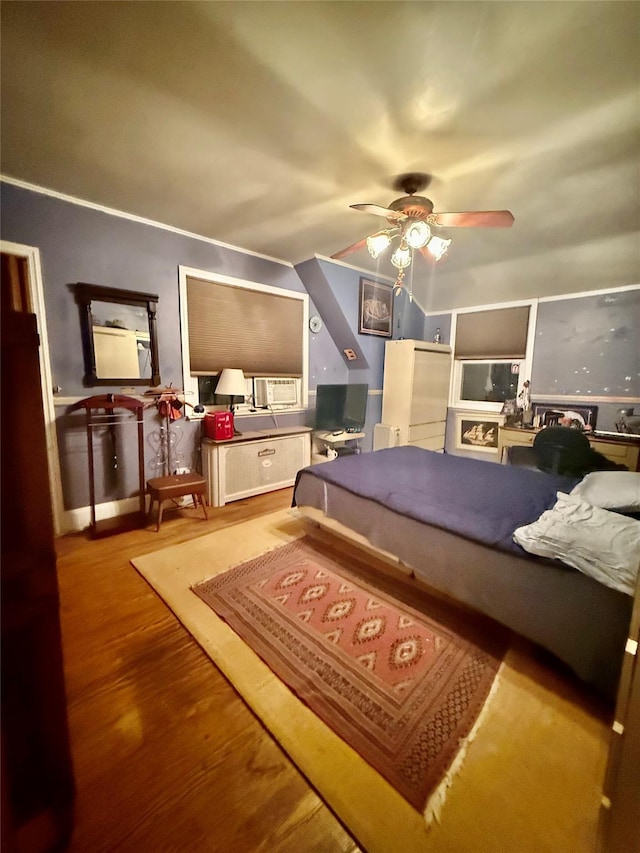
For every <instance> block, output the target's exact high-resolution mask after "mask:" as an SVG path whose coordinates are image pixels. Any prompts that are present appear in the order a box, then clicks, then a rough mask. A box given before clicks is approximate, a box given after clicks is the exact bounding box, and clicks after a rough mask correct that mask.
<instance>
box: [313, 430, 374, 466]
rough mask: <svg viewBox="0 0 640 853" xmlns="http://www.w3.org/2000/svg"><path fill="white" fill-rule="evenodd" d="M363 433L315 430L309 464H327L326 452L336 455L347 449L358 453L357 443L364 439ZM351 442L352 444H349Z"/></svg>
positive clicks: (364, 434)
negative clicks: (335, 453) (330, 451)
mask: <svg viewBox="0 0 640 853" xmlns="http://www.w3.org/2000/svg"><path fill="white" fill-rule="evenodd" d="M365 436H366V433H364V432H347V431H346V430H341V431H340V432H326V431H324V430H317V431H315V432H314V433H313V446H312V448H311V464H312V465H316V464H317V463H319V462H328V461H329V460H330V458H331V456H327V451H328V450H330V449H333V450H335V451H336V452H337V453H338V454H339V453H340V450H341V449H344V448H347V447H348V448H349V449H350V450H352V451H353V452H354V453H360V446H359V444H358V441H359V440H360V439H361V438H364V437H365ZM351 442H353V444H352V443H351Z"/></svg>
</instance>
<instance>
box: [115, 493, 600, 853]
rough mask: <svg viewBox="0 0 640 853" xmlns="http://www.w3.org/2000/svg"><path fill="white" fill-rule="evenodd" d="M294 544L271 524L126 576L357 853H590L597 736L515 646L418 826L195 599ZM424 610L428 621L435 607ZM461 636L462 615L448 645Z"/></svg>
mask: <svg viewBox="0 0 640 853" xmlns="http://www.w3.org/2000/svg"><path fill="white" fill-rule="evenodd" d="M306 532H308V528H307V527H306V526H305V525H304V524H303V523H302V521H301V520H300V519H299V518H298V517H296V513H295V512H294V511H291V510H280V511H278V512H275V513H272V514H270V515H268V516H262V517H259V518H255V519H251V520H248V521H244V522H242V523H239V524H235V525H227V526H225V527H224V528H223V529H221V530H217V531H214V532H211V533H208V534H206V535H204V536H200V537H197V538H195V539H192V540H191V541H189V542H183V543H181V544H177V545H173V546H169V547H166V548H162V549H161V550H158V551H155V552H152V553H147V554H144V555H142V556H139V557H135V558H134V559H133V560H132V563H133V565H134V566H135V568H136V569H137V570H138V572H139V573H140V575H141V576H142V577H143V578H144V579H145V580H146V581H147V582H148V583H149V585H150V587H151V588H152V589H153V590H154V592H155V593H156V594H157V595H159V596H160V597H161V598H162V599H163V600H164V601H165V602H166V604H167V605H168V607H169V608H170V609H171V610H172V611H173V612H174V613H175V615H176V617H177V618H178V619H179V620H180V622H181V623H182V625H183V626H184V627H185V628H186V630H188V631H189V633H190V634H191V635H192V636H193V637H194V639H195V640H196V641H197V642H198V644H199V645H200V647H201V648H202V650H203V651H204V652H205V654H207V655H208V656H209V658H210V659H211V660H212V662H213V663H214V664H215V665H216V667H217V668H218V669H219V670H220V671H221V672H222V673H223V675H225V676H226V677H227V678H228V679H229V681H230V682H231V684H232V685H233V687H234V688H235V689H236V690H237V692H238V693H239V695H240V696H241V697H242V698H243V699H244V701H245V702H246V703H247V705H248V706H249V707H250V708H251V709H252V711H253V712H254V713H255V714H256V716H257V717H258V718H259V719H260V720H261V722H262V723H263V725H264V726H265V729H266V730H267V731H268V732H269V734H270V735H271V736H272V737H273V738H274V739H275V740H276V741H277V742H278V743H279V745H280V746H281V748H282V749H283V750H284V752H285V753H287V755H288V756H289V757H290V759H291V760H292V761H293V762H294V763H295V765H296V766H297V767H298V769H299V770H300V771H301V773H303V774H304V776H305V777H306V778H307V780H308V781H309V783H310V784H311V786H312V787H313V788H314V789H315V790H316V791H317V792H318V794H319V795H320V796H321V797H322V799H323V801H324V802H325V803H326V804H327V806H328V807H329V808H330V809H331V810H332V811H333V812H334V813H335V814H336V815H337V816H338V818H339V819H340V820H341V821H342V823H343V824H344V825H345V826H346V827H347V829H348V830H349V831H350V832H351V834H352V835H353V836H354V837H355V838H356V839H358V841H359V843H360V845H361V847H362V849H363V850H366V851H367V853H397V851H398V850H402V851H403V853H425V851H429V853H451V851H452V850H455V851H456V853H477V851H478V850H492V851H496V850H518V853H557V851H558V850H566V849H569V848H571V850H572V851H575V853H592V851H593V850H595V848H596V842H595V839H596V836H597V827H598V816H599V809H600V797H601V785H602V775H603V772H604V767H605V763H606V753H607V748H608V743H609V732H610V726H608V725H607V724H605V723H603V722H601V721H600V720H599V719H597V718H596V717H594V715H593V714H592V713H591V712H590V711H589V710H588V709H587V708H585V709H583V708H581V706H580V705H579V704H576V702H577V700H578V699H579V694H578V693H576V692H575V691H573V689H569V687H568V686H567V685H565V683H564V681H563V680H562V679H560V678H559V677H557V676H555V675H554V674H553V673H552V672H550V671H549V670H548V669H547V667H546V666H545V665H544V664H543V663H540V662H538V661H537V660H536V658H535V657H532V656H531V655H530V654H528V653H527V652H526V649H524V650H523V649H522V648H520V647H519V646H518V644H516V645H512V646H511V648H510V649H509V651H508V652H507V653H506V655H505V659H504V662H503V664H502V666H501V668H500V671H499V674H498V676H497V677H496V679H495V681H494V687H493V689H492V693H491V695H490V697H489V698H488V700H487V701H486V702H485V705H484V708H483V709H482V711H481V714H480V717H479V718H478V721H477V722H476V725H475V727H474V730H473V731H472V732H471V736H470V738H468V739H467V741H468V749H467V752H466V755H464V762H462V756H463V754H464V752H463V750H460V751H459V752H458V754H457V756H456V758H455V759H454V760H453V763H452V765H451V766H450V768H449V772H448V773H447V774H445V778H444V779H443V783H442V785H440V786H439V788H438V789H437V790H439V791H441V792H442V793H444V792H445V791H446V799H445V800H444V802H442V803H441V805H442V809H441V813H440V819H439V820H432V821H431V823H430V824H427V822H426V821H425V817H424V815H423V813H422V812H421V811H419V810H418V809H416V808H415V807H414V806H412V805H410V803H409V802H408V801H407V800H406V798H405V797H403V796H402V795H401V794H400V793H399V792H398V791H397V789H396V788H395V786H394V785H392V784H391V783H390V782H388V781H387V779H385V778H384V776H383V775H382V774H381V773H379V772H378V771H377V770H376V769H375V768H374V767H373V766H372V765H371V764H370V763H369V762H367V761H365V760H364V759H363V758H362V757H361V755H360V754H359V753H358V752H357V751H356V750H355V749H354V748H353V747H351V746H349V744H348V743H347V742H346V740H345V739H344V738H342V737H340V736H338V735H337V734H336V732H335V731H333V729H332V728H331V727H330V726H329V725H327V724H326V723H325V722H324V721H323V720H322V719H321V718H320V717H319V715H318V714H316V713H314V712H313V711H312V710H311V709H310V707H309V706H308V705H307V704H306V703H304V702H303V701H301V700H300V699H298V697H297V696H296V695H295V693H294V692H293V691H292V689H291V688H289V687H287V685H286V684H285V683H284V681H283V680H282V679H280V678H278V676H277V675H275V673H274V672H273V671H272V670H271V669H270V668H269V667H268V666H267V665H266V664H265V663H264V661H262V660H261V658H260V657H259V656H258V654H256V652H255V651H253V650H252V649H251V648H250V647H249V645H248V643H246V642H245V641H244V640H243V639H242V638H241V637H240V636H239V635H238V634H237V633H236V631H234V630H233V629H232V628H231V627H230V626H229V625H228V624H227V623H226V622H225V621H224V620H223V619H222V618H220V617H219V616H218V615H217V614H216V613H215V612H214V611H213V610H212V609H211V608H210V607H209V606H208V605H207V604H205V602H204V601H203V600H202V599H201V598H200V597H199V596H197V595H194V593H193V591H192V587H193V586H194V585H196V584H197V583H199V582H200V581H202V580H203V579H205V578H208V577H211V576H212V575H215V574H223V573H225V572H228V571H229V570H230V569H232V568H233V567H234V566H236V565H239V564H240V563H244V562H247V561H249V560H252V559H253V558H255V557H257V556H259V555H261V554H265V553H267V552H269V551H273V550H275V549H278V548H280V547H281V546H283V545H286V544H288V543H290V542H293V541H295V540H297V539H300V538H301V537H302V536H304V535H305V533H306ZM429 601H430V602H434V600H433V599H429ZM410 603H411V602H410ZM434 604H435V605H437V601H435V602H434ZM424 609H425V612H428V613H429V614H430V616H431V617H432V618H434V617H435V618H436V619H439V618H440V615H439V610H438V608H437V606H436V607H435V608H432V606H431V605H429V607H428V608H424ZM466 622H467V616H466V615H463V616H462V617H461V624H460V625H458V624H457V625H456V626H455V627H456V632H457V633H461V629H463V628H464V624H466ZM474 735H475V737H474ZM470 741H472V742H470ZM447 786H449V787H447ZM430 803H432V804H434V796H432V797H431V798H430ZM302 832H303V830H302ZM302 837H304V834H303V835H302ZM568 839H569V841H568ZM300 849H304V841H302V846H301V847H300Z"/></svg>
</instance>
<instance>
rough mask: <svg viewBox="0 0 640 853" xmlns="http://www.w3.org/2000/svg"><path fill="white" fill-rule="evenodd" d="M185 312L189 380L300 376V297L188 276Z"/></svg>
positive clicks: (301, 352) (301, 326)
mask: <svg viewBox="0 0 640 853" xmlns="http://www.w3.org/2000/svg"><path fill="white" fill-rule="evenodd" d="M187 312H188V318H189V319H188V329H189V359H190V363H191V374H192V375H193V376H209V375H211V374H213V373H218V372H219V371H220V370H223V369H224V368H225V367H235V368H239V369H240V370H243V371H244V374H245V376H275V377H278V376H302V358H303V328H304V325H303V319H304V301H303V300H302V299H300V298H296V297H294V296H286V295H282V296H281V295H280V294H274V293H268V292H265V291H262V290H254V289H252V288H248V287H236V286H233V285H229V284H221V283H218V282H212V281H203V280H202V279H197V278H192V277H190V276H189V277H187Z"/></svg>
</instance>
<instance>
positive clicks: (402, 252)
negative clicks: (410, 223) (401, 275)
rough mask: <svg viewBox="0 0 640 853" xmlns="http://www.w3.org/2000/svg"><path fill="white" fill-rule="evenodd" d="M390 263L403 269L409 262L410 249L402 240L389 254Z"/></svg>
mask: <svg viewBox="0 0 640 853" xmlns="http://www.w3.org/2000/svg"><path fill="white" fill-rule="evenodd" d="M391 263H392V264H393V265H394V267H397V268H398V269H399V270H403V269H404V268H405V267H408V266H409V264H410V263H411V249H410V248H409V247H408V246H407V244H406V243H405V242H404V240H403V241H402V243H400V245H399V246H398V248H397V249H396V250H395V252H394V253H393V255H391Z"/></svg>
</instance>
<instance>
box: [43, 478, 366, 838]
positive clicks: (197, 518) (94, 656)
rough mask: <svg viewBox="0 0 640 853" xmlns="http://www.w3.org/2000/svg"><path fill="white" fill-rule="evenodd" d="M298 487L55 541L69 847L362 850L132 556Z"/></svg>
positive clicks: (285, 496) (257, 510)
mask: <svg viewBox="0 0 640 853" xmlns="http://www.w3.org/2000/svg"><path fill="white" fill-rule="evenodd" d="M291 491H292V490H291V489H284V490H282V491H279V492H273V493H271V494H267V495H262V496H259V497H254V498H251V499H250V500H246V501H237V502H234V503H232V504H228V505H227V506H225V507H222V508H219V509H211V510H210V511H209V520H208V521H204V519H203V518H202V511H201V510H191V509H189V510H179V511H176V512H175V513H172V512H167V515H166V517H165V520H164V521H163V524H162V527H161V529H160V532H159V533H156V532H155V525H153V524H151V525H150V526H149V527H148V528H147V529H146V530H137V531H132V532H130V533H123V534H120V535H117V536H112V537H109V538H105V539H101V540H96V541H91V540H89V539H88V537H87V536H86V534H75V535H72V536H66V537H62V538H60V539H59V540H57V550H58V575H59V584H60V599H61V621H62V634H63V647H64V656H65V676H66V684H67V699H68V706H69V726H70V733H71V744H72V751H73V760H74V769H75V778H76V786H77V795H76V820H75V832H74V836H73V839H72V843H71V847H70V850H71V851H77V852H78V853H80V851H82V853H85V851H91V853H99V851H123V853H126V851H136V853H147V851H148V853H151V852H152V851H153V853H159V852H160V851H167V853H168V851H172V853H178V851H189V853H198V851H203V853H204V851H207V853H217V851H220V853H222V851H225V853H227V851H237V853H250V852H251V853H252V851H270V853H271V852H272V851H273V853H280V851H282V853H285V851H287V853H288V851H290V853H294V851H295V853H301V851H303V853H313V851H326V853H334V851H335V853H338V851H357V850H358V849H359V848H358V847H357V845H356V843H355V841H354V840H353V839H352V838H351V837H350V836H349V835H348V833H347V832H346V831H345V830H344V828H343V827H342V826H341V824H340V823H339V822H338V821H337V819H336V818H335V817H334V816H333V814H332V813H331V812H330V811H329V810H328V809H327V807H326V806H325V805H324V804H323V803H322V801H321V800H320V799H319V798H318V796H317V795H316V794H315V792H314V791H313V790H312V789H311V788H310V786H309V785H308V783H307V782H306V780H305V779H304V777H303V776H302V775H301V774H300V773H299V771H298V770H297V769H296V768H295V766H294V765H293V764H292V763H291V762H290V761H289V759H288V758H287V757H286V756H285V754H284V753H283V752H282V750H281V749H280V748H279V747H278V746H277V745H276V743H275V742H274V741H273V739H272V738H271V737H270V736H269V735H268V734H267V733H266V731H265V730H264V728H263V726H262V725H261V724H260V723H259V722H258V720H257V719H256V717H254V715H253V714H252V712H251V711H250V710H249V709H248V708H247V706H246V705H245V704H244V702H243V701H242V700H241V699H240V698H239V697H238V695H237V694H236V692H235V691H234V690H233V688H232V687H231V686H230V685H229V683H228V682H227V681H226V680H225V678H224V677H223V676H222V675H221V674H220V672H219V671H218V670H217V669H216V668H215V666H214V665H213V664H212V663H211V661H210V659H209V658H208V657H207V656H206V655H205V654H204V652H202V650H201V649H200V647H199V646H198V645H197V644H196V643H195V642H194V641H193V640H192V639H191V637H190V636H189V635H188V634H187V632H186V631H185V629H184V628H183V627H182V626H181V625H180V623H179V622H178V621H177V620H176V619H175V617H174V616H173V614H172V613H171V612H170V611H169V610H168V609H167V607H166V606H165V604H164V603H163V602H162V601H161V599H160V598H158V596H157V595H156V594H155V593H154V592H153V591H152V590H151V588H150V587H149V586H148V585H147V583H146V582H145V581H144V580H143V579H142V577H141V576H140V575H139V574H138V572H137V571H136V570H135V569H134V568H133V567H132V566H131V565H130V563H129V560H130V558H132V557H135V556H139V555H141V554H144V553H147V552H150V551H156V550H158V549H160V548H164V547H166V546H167V545H175V544H177V543H179V542H183V541H186V540H188V539H191V538H193V537H195V536H202V535H204V534H205V533H210V532H212V531H214V530H217V529H219V528H221V527H224V526H227V525H231V524H235V523H237V522H240V521H245V520H247V519H250V518H254V517H256V516H259V515H263V514H265V513H268V512H272V511H275V510H279V509H283V508H285V507H288V506H290V504H291Z"/></svg>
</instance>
